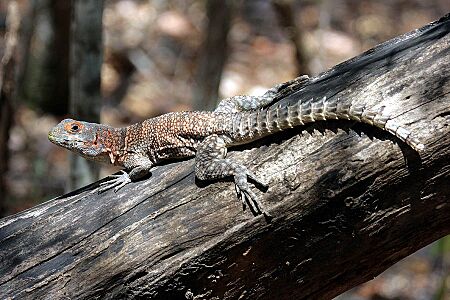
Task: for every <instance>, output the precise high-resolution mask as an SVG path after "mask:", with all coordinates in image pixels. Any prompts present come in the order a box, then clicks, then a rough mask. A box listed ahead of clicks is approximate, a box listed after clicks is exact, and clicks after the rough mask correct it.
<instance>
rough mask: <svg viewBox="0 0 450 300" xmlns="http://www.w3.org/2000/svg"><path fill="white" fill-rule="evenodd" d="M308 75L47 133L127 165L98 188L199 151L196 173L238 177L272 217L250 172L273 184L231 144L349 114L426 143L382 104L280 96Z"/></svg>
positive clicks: (255, 205)
mask: <svg viewBox="0 0 450 300" xmlns="http://www.w3.org/2000/svg"><path fill="white" fill-rule="evenodd" d="M309 81H310V79H309V77H308V76H306V75H304V76H300V77H297V78H295V79H293V80H290V81H287V82H285V83H281V84H278V85H276V86H274V87H272V88H271V89H269V90H267V91H266V92H265V93H264V94H263V95H262V96H249V95H242V96H233V97H230V98H226V99H223V100H222V101H221V102H220V103H219V105H218V106H217V108H216V109H215V110H214V111H185V112H171V113H166V114H163V115H160V116H157V117H154V118H150V119H147V120H145V121H143V122H140V123H137V124H134V125H130V126H128V127H122V128H114V127H111V126H108V125H104V124H96V123H89V122H83V121H77V120H73V119H65V120H62V121H61V122H60V123H59V124H58V125H56V126H55V127H54V128H53V129H51V130H50V132H49V134H48V138H49V140H50V141H51V142H53V143H54V144H56V145H59V146H62V147H64V148H67V149H69V150H71V151H73V152H75V153H78V154H80V155H81V156H83V157H85V158H87V159H89V160H94V161H99V162H105V163H111V164H114V165H117V166H120V167H123V168H124V169H125V170H126V171H127V172H126V171H124V170H122V171H121V173H120V174H116V175H110V178H109V180H107V181H106V182H103V183H101V185H100V188H99V192H105V191H107V190H109V189H114V192H117V191H118V190H119V189H121V188H122V187H123V186H125V185H126V184H128V183H130V182H135V181H138V180H140V179H142V178H143V177H145V176H147V175H148V174H150V170H151V168H152V167H153V166H155V165H157V164H158V163H160V162H162V161H164V160H167V159H174V158H185V157H191V156H195V175H196V177H197V178H198V179H200V180H213V179H222V178H225V177H233V178H234V185H235V189H236V193H237V197H238V198H240V200H241V201H242V205H243V208H244V210H245V209H246V206H247V205H248V206H249V208H250V210H251V212H252V213H253V214H254V215H259V214H264V215H266V216H268V215H269V214H268V213H267V211H266V210H265V209H264V207H263V206H262V203H261V202H260V201H259V200H258V197H257V196H256V194H255V193H254V192H253V191H252V190H251V188H250V185H249V182H248V179H251V180H253V182H254V183H255V184H259V185H260V186H262V187H265V188H268V185H267V184H266V183H264V182H263V181H261V180H259V179H258V178H257V176H256V175H255V174H254V173H253V172H252V171H250V170H249V169H248V168H247V167H245V166H244V165H242V164H239V163H237V162H235V161H233V160H231V159H228V158H226V155H227V148H228V147H231V146H236V145H240V144H247V143H251V142H253V141H255V140H257V139H260V138H262V137H265V136H267V135H271V134H274V133H276V132H278V131H282V130H286V129H288V128H292V127H296V126H301V125H304V124H307V123H311V122H315V121H319V120H334V119H343V120H354V121H357V122H362V123H367V124H370V125H373V126H376V127H378V128H381V129H382V130H385V131H387V132H389V133H391V134H393V135H395V136H396V137H397V138H398V139H400V140H401V141H403V142H405V143H407V144H408V145H409V146H410V147H412V148H413V149H414V150H416V151H418V152H419V151H422V150H424V147H425V146H424V145H423V144H422V143H421V142H420V141H419V140H418V139H416V138H414V137H413V136H412V134H411V132H410V131H409V130H408V129H406V128H404V127H402V126H400V125H399V124H397V123H396V122H395V121H394V120H392V119H391V118H390V117H389V116H387V115H385V114H383V112H382V110H380V111H372V110H369V109H366V108H365V107H364V106H363V105H356V104H352V103H347V102H348V101H347V102H346V101H340V100H339V99H327V98H326V97H323V98H321V99H314V98H311V99H300V100H295V101H294V102H292V101H291V102H289V101H288V102H286V101H285V102H282V101H279V100H280V99H283V97H284V96H286V95H287V94H288V93H289V92H290V91H295V90H299V89H301V88H302V87H303V86H305V85H307V84H308V83H309Z"/></svg>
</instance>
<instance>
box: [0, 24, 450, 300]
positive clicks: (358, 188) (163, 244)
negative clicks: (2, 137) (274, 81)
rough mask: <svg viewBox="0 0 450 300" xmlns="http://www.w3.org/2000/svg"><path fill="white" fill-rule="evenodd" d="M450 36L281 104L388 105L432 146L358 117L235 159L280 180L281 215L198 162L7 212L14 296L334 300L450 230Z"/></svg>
mask: <svg viewBox="0 0 450 300" xmlns="http://www.w3.org/2000/svg"><path fill="white" fill-rule="evenodd" d="M449 32H450V19H449V17H448V16H447V17H445V18H443V19H441V20H440V21H439V22H437V23H435V24H433V25H431V26H428V27H425V28H423V29H421V30H418V31H415V32H412V33H410V34H407V35H405V36H402V37H399V38H397V39H395V40H392V41H389V42H387V43H386V44H384V45H381V46H379V47H377V48H375V49H374V50H371V51H369V52H367V53H364V54H363V55H362V56H360V57H358V58H356V59H353V60H350V61H348V62H345V63H343V64H341V65H339V66H337V67H335V68H334V69H332V70H330V71H329V72H327V73H325V74H322V75H321V76H319V77H317V78H316V79H315V80H314V82H313V83H312V84H311V85H309V86H307V87H305V88H304V89H302V90H300V91H297V92H295V93H293V94H291V95H287V100H284V99H283V100H281V101H288V100H291V99H293V98H298V97H310V96H313V95H314V96H315V97H323V96H324V95H327V96H329V97H337V96H339V97H349V98H353V99H361V100H363V101H364V102H367V103H369V104H371V105H373V106H374V107H376V106H380V105H386V110H387V111H389V112H390V113H391V114H392V115H393V116H395V120H397V121H398V122H399V123H401V124H403V125H404V126H406V127H408V128H409V129H411V130H413V132H414V134H415V135H416V136H417V137H419V138H421V139H422V140H423V142H424V143H425V145H426V147H427V148H426V151H425V153H423V154H422V155H420V156H419V155H418V154H417V153H415V152H414V151H412V150H411V149H409V148H408V147H407V146H406V145H404V144H403V143H401V142H399V141H398V140H397V139H395V138H392V137H391V135H389V134H386V133H384V132H382V131H380V130H377V129H374V128H371V127H370V126H362V125H359V124H354V123H353V122H345V121H341V122H337V121H336V122H318V123H316V124H314V125H312V126H307V127H303V128H298V129H295V130H292V131H289V132H287V133H284V134H281V135H277V136H272V137H270V138H268V139H265V140H264V141H261V142H259V143H257V144H253V145H249V146H247V147H246V148H243V149H239V150H243V151H235V152H232V153H230V156H232V157H233V158H234V159H236V160H239V161H242V162H245V164H246V165H247V166H249V168H250V169H251V170H254V171H255V172H256V173H257V175H259V176H261V177H262V178H263V179H265V180H266V181H269V182H270V189H269V190H268V191H267V192H266V193H262V192H259V194H260V195H261V196H262V198H263V201H264V202H265V203H266V206H268V207H269V211H270V213H271V214H272V215H273V216H274V218H273V220H272V222H270V223H267V222H266V220H265V219H264V218H263V217H257V218H254V217H252V216H251V214H250V213H249V212H245V213H243V212H242V207H241V205H240V202H239V201H237V200H236V196H235V194H234V188H233V186H232V184H231V183H230V182H219V183H214V184H209V185H204V184H201V183H196V181H195V178H194V174H193V161H192V160H188V161H184V162H178V163H172V164H169V165H166V166H162V167H158V168H156V169H155V171H154V172H153V176H152V177H151V178H149V179H147V180H143V181H141V182H138V183H133V184H130V185H129V186H127V187H125V188H124V189H122V190H120V191H119V192H118V193H117V194H114V193H113V192H107V193H104V194H101V195H97V193H96V188H95V186H94V185H91V186H88V187H86V188H85V189H84V190H78V191H75V192H73V193H71V194H68V195H65V196H61V197H59V198H57V199H54V200H52V201H48V202H46V203H44V204H42V205H40V206H37V207H35V208H33V209H30V210H28V211H25V212H22V213H20V214H17V215H15V216H11V217H8V218H5V219H3V220H1V221H0V274H1V276H0V298H1V299H3V298H8V297H11V298H16V299H41V298H49V299H50V298H51V299H61V298H70V299H97V298H102V299H127V298H130V299H131V298H133V299H136V298H142V299H150V298H154V299H185V298H186V297H187V298H190V299H192V296H195V297H196V298H195V299H238V298H239V299H330V298H332V297H333V296H335V295H337V294H339V293H341V292H343V291H345V290H347V289H349V288H351V287H353V286H355V285H357V284H359V283H362V282H365V281H367V280H369V279H371V278H373V276H376V275H377V274H379V273H380V272H382V271H383V270H385V269H386V268H388V267H389V266H390V265H392V264H393V263H395V262H396V261H398V260H400V259H401V258H403V257H405V256H406V255H408V254H410V253H412V252H414V251H415V250H417V249H419V248H421V247H423V246H425V245H427V244H429V243H431V242H432V241H434V240H436V239H438V238H440V237H442V236H444V235H446V234H449V233H450V197H449V196H450V188H449V183H450V165H449V162H450V134H449V133H450V99H449V91H450V59H449V57H450V56H449V50H450V34H449ZM369 106H370V105H369ZM214 297H217V298H214Z"/></svg>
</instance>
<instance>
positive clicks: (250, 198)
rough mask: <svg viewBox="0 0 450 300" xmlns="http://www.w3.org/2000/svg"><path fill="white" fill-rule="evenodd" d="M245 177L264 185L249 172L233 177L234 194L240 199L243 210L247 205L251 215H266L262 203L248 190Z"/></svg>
mask: <svg viewBox="0 0 450 300" xmlns="http://www.w3.org/2000/svg"><path fill="white" fill-rule="evenodd" d="M247 176H248V177H250V178H251V179H253V180H254V181H255V182H257V183H259V184H261V185H264V184H263V183H261V182H260V181H259V180H257V179H256V177H255V176H254V175H253V174H252V173H250V172H247V173H244V174H239V175H235V177H234V184H235V189H236V194H237V196H238V198H240V199H241V201H242V206H243V209H244V210H245V209H246V207H247V205H248V207H249V208H250V210H251V212H252V213H253V215H255V216H256V215H260V214H264V215H267V213H266V212H265V209H264V207H263V205H262V203H261V202H260V201H259V200H258V197H257V196H256V194H255V193H254V192H253V191H252V190H251V189H250V187H249V185H248V182H247V178H246V177H247Z"/></svg>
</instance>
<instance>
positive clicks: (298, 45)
mask: <svg viewBox="0 0 450 300" xmlns="http://www.w3.org/2000/svg"><path fill="white" fill-rule="evenodd" d="M273 5H274V6H275V8H276V11H277V13H278V21H279V23H280V25H281V26H283V28H285V31H286V32H287V35H288V38H289V39H290V40H291V42H292V44H293V45H294V46H295V63H296V65H297V72H296V73H297V74H298V75H303V74H311V70H310V69H309V66H308V59H307V57H306V50H305V47H304V46H303V38H302V35H303V28H302V26H300V25H299V22H298V19H297V16H296V12H297V10H298V9H301V8H297V7H296V6H297V5H300V4H298V3H297V1H294V0H278V1H274V2H273Z"/></svg>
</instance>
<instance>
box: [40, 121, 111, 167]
mask: <svg viewBox="0 0 450 300" xmlns="http://www.w3.org/2000/svg"><path fill="white" fill-rule="evenodd" d="M112 130H114V129H113V128H112V127H109V126H105V125H100V124H96V123H88V122H83V121H76V120H72V119H65V120H62V121H61V122H60V123H59V124H58V125H56V126H55V127H53V128H52V129H51V130H50V132H49V133H48V139H49V140H50V142H52V143H53V144H56V145H58V146H61V147H64V148H66V149H68V150H70V151H73V152H75V153H78V154H80V155H81V156H83V157H85V158H87V159H91V160H96V161H105V162H108V161H109V160H110V159H109V153H110V151H111V150H110V149H108V145H107V143H106V141H107V137H108V135H109V133H110V132H111V131H112Z"/></svg>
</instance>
